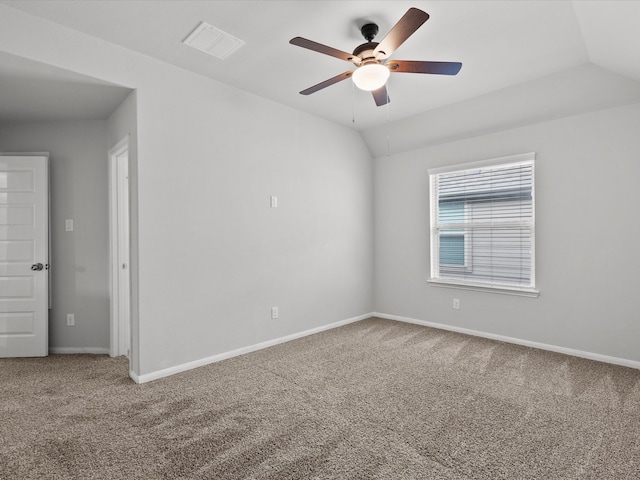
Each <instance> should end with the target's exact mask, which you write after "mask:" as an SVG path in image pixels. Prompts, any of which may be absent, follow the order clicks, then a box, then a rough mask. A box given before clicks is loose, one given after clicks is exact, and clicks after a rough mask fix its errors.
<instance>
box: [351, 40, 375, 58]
mask: <svg viewBox="0 0 640 480" xmlns="http://www.w3.org/2000/svg"><path fill="white" fill-rule="evenodd" d="M377 46H378V42H367V43H363V44H362V45H358V46H357V47H356V49H355V50H354V51H353V54H354V55H355V56H356V57H358V58H360V59H361V60H363V61H366V60H375V57H374V55H373V51H374V50H375V49H376V47H377Z"/></svg>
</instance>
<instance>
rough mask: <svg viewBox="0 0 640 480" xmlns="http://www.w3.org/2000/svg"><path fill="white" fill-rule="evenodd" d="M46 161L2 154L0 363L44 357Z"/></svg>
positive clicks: (46, 324)
mask: <svg viewBox="0 0 640 480" xmlns="http://www.w3.org/2000/svg"><path fill="white" fill-rule="evenodd" d="M48 161H49V159H48V156H47V155H33V156H27V155H25V156H15V155H2V154H0V357H44V356H47V354H48V345H49V339H48V335H49V320H48V317H49V315H48V314H49V271H48V269H49V203H48V199H49V193H48V188H49V181H48Z"/></svg>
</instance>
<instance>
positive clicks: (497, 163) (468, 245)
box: [429, 153, 537, 296]
mask: <svg viewBox="0 0 640 480" xmlns="http://www.w3.org/2000/svg"><path fill="white" fill-rule="evenodd" d="M534 159H535V154H534V153H526V154H522V155H515V156H512V157H505V158H500V159H494V160H488V161H483V162H475V163H470V164H465V165H457V166H453V167H445V168H437V169H431V170H429V184H430V188H431V279H430V281H431V282H432V283H434V284H441V285H451V286H459V287H466V288H474V289H482V290H486V289H489V290H500V291H504V292H506V293H520V294H523V295H531V296H535V295H537V291H536V290H535V261H534V246H535V238H534V237H535V236H534V232H535V228H534V227H535V222H534V219H535V215H534V212H535V208H534Z"/></svg>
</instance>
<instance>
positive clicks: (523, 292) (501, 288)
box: [427, 152, 540, 297]
mask: <svg viewBox="0 0 640 480" xmlns="http://www.w3.org/2000/svg"><path fill="white" fill-rule="evenodd" d="M517 164H531V209H532V216H531V220H530V224H529V225H528V227H529V228H530V231H531V255H530V261H531V274H530V282H529V285H527V286H518V285H509V284H506V283H504V284H502V283H484V282H474V281H472V280H458V279H450V278H441V277H439V276H438V272H439V269H440V263H439V261H440V248H439V231H438V223H437V215H438V211H439V209H438V208H436V207H437V206H438V203H439V198H438V192H437V189H436V188H435V180H436V178H437V176H438V175H440V174H445V173H453V172H461V171H464V170H473V169H478V168H487V167H496V168H498V167H502V166H507V165H517ZM428 175H429V216H430V222H429V241H430V256H429V258H430V274H429V277H428V279H427V282H428V283H429V284H430V285H432V286H437V287H447V288H459V289H467V290H475V291H484V292H492V293H502V294H508V295H520V296H527V297H537V296H539V294H540V292H539V291H538V290H537V286H536V276H535V273H536V267H535V265H536V262H535V251H536V249H535V225H536V221H535V152H529V153H522V154H518V155H510V156H506V157H500V158H492V159H487V160H481V161H476V162H469V163H463V164H455V165H449V166H444V167H436V168H430V169H429V170H428ZM466 210H467V206H466V205H465V212H466ZM441 226H442V224H440V227H441ZM496 228H500V227H499V226H497V225H496ZM472 234H473V232H472V231H471V232H465V233H464V235H465V240H466V236H467V235H472ZM464 248H465V262H464V263H465V265H464V266H460V267H458V268H460V269H464V270H469V271H470V269H471V259H470V260H469V262H467V259H466V255H467V252H468V251H471V250H472V248H473V246H472V245H467V243H466V241H465V246H464ZM446 268H449V267H446Z"/></svg>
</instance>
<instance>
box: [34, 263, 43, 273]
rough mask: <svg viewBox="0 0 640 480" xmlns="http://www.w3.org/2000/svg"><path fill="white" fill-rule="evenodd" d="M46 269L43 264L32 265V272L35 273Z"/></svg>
mask: <svg viewBox="0 0 640 480" xmlns="http://www.w3.org/2000/svg"><path fill="white" fill-rule="evenodd" d="M43 268H44V265H42V264H41V263H34V264H33V265H31V270H33V271H34V272H37V271H40V270H42V269H43Z"/></svg>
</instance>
